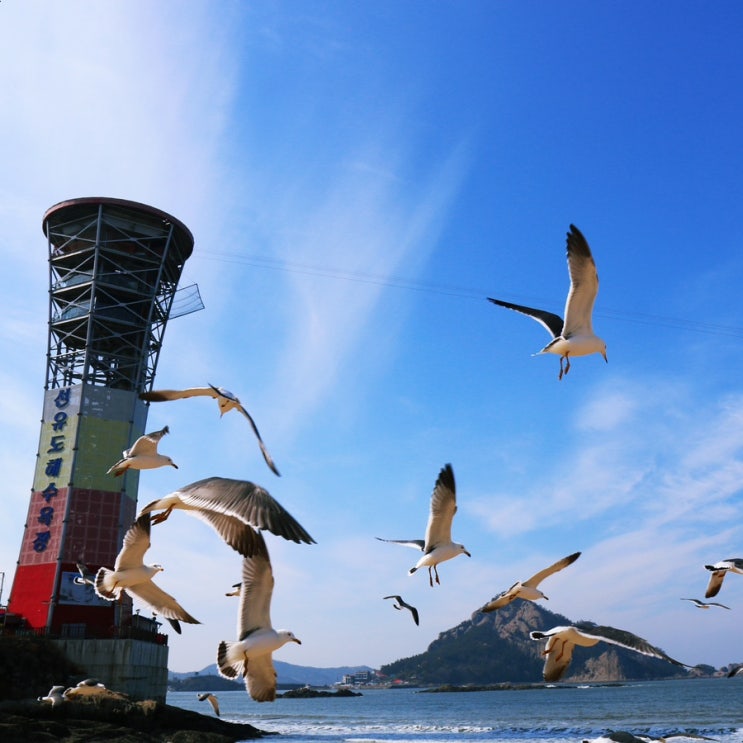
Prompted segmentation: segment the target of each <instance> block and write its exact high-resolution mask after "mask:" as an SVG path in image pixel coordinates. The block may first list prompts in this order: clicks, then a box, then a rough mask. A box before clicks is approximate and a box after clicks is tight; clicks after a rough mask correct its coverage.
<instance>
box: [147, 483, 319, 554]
mask: <svg viewBox="0 0 743 743" xmlns="http://www.w3.org/2000/svg"><path fill="white" fill-rule="evenodd" d="M174 508H179V509H183V510H184V511H186V512H187V513H190V514H192V515H193V516H196V517H198V518H200V519H202V520H203V521H206V522H207V523H208V524H210V525H211V526H212V527H213V528H214V529H216V531H217V533H218V534H219V535H220V536H221V537H222V539H224V541H225V542H227V544H229V545H230V547H232V548H233V549H234V550H237V551H238V552H239V553H240V554H241V555H243V557H250V556H251V555H252V554H253V550H254V549H255V544H256V529H268V531H270V532H271V533H272V534H276V535H277V536H279V537H284V539H289V540H291V541H293V542H305V543H306V544H314V543H315V540H314V539H313V538H312V537H311V536H310V535H309V534H308V533H307V532H306V531H305V530H304V529H303V528H302V526H301V525H300V524H299V522H297V521H296V519H295V518H294V517H293V516H292V515H291V514H290V513H289V512H288V511H286V510H285V509H284V508H283V507H282V506H281V504H280V503H279V502H278V501H277V500H276V499H275V498H273V497H272V496H271V495H270V494H269V493H268V491H266V490H264V489H263V488H262V487H260V486H259V485H255V484H254V483H252V482H249V481H248V480H230V479H227V478H225V477H207V478H206V479H205V480H198V481H197V482H194V483H191V484H190V485H186V486H184V487H182V488H181V489H180V490H176V491H175V492H173V493H170V494H169V495H166V496H164V497H163V498H159V499H158V500H155V501H152V503H148V504H147V505H146V506H145V507H144V508H143V509H142V510H141V511H140V512H139V515H140V516H143V515H144V514H148V513H151V512H152V511H158V510H160V509H164V510H163V511H162V513H158V514H156V515H155V516H153V518H152V523H153V524H159V523H161V522H163V521H165V519H167V518H168V516H170V512H171V511H172V510H173V509H174Z"/></svg>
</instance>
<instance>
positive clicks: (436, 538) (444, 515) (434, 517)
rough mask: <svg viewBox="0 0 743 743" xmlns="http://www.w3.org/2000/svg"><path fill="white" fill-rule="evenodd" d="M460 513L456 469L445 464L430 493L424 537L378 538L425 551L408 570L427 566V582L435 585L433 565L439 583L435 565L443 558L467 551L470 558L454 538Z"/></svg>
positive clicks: (411, 571) (410, 572)
mask: <svg viewBox="0 0 743 743" xmlns="http://www.w3.org/2000/svg"><path fill="white" fill-rule="evenodd" d="M456 512H457V496H456V488H455V485H454V472H453V470H452V468H451V465H450V464H447V465H445V466H444V467H443V468H442V470H441V472H439V477H438V479H437V480H436V485H435V486H434V488H433V494H432V495H431V508H430V513H429V516H428V525H427V526H426V538H425V539H382V537H377V539H379V540H380V541H381V542H392V543H393V544H403V545H405V546H406V547H413V548H414V549H419V550H422V551H423V553H424V554H423V557H421V559H420V560H418V562H417V563H416V564H415V565H414V566H413V567H412V568H410V570H409V571H408V573H409V575H412V574H413V573H414V572H415V571H416V570H418V568H422V567H427V568H428V583H429V585H430V586H431V587H433V578H432V577H431V568H433V572H434V574H435V576H436V582H437V583H440V581H439V572H438V570H437V569H436V566H437V565H438V564H439V563H440V562H444V560H451V558H452V557H456V556H457V555H461V554H465V555H467V557H471V555H470V553H469V552H467V550H466V549H465V547H464V545H463V544H457V543H456V542H452V541H451V522H452V520H453V518H454V514H455V513H456Z"/></svg>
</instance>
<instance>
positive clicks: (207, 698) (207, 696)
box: [198, 691, 220, 717]
mask: <svg viewBox="0 0 743 743" xmlns="http://www.w3.org/2000/svg"><path fill="white" fill-rule="evenodd" d="M198 697H199V701H200V702H209V704H211V705H212V709H213V710H214V714H215V715H216V716H217V717H220V714H219V700H218V699H217V697H215V696H214V694H212V693H211V692H210V691H207V692H204V693H203V694H199V695H198Z"/></svg>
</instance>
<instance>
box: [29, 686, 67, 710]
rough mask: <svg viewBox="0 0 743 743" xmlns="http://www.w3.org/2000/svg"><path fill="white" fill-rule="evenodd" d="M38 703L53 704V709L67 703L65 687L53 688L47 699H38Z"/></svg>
mask: <svg viewBox="0 0 743 743" xmlns="http://www.w3.org/2000/svg"><path fill="white" fill-rule="evenodd" d="M36 701H38V702H44V704H51V705H52V707H57V706H59V705H60V704H62V703H63V702H64V701H65V697H64V686H52V688H51V689H49V691H48V692H47V695H46V696H45V697H36Z"/></svg>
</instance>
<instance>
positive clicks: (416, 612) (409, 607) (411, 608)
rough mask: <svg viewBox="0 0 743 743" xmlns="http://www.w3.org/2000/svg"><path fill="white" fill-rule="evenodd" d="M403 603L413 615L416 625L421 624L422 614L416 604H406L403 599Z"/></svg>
mask: <svg viewBox="0 0 743 743" xmlns="http://www.w3.org/2000/svg"><path fill="white" fill-rule="evenodd" d="M401 603H402V605H403V606H404V607H405V608H406V609H408V610H409V611H410V613H411V614H412V615H413V621H414V622H415V623H416V625H419V624H420V616H419V615H418V609H416V608H415V607H414V606H411V605H410V604H406V603H405V602H404V601H402V602H401Z"/></svg>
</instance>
